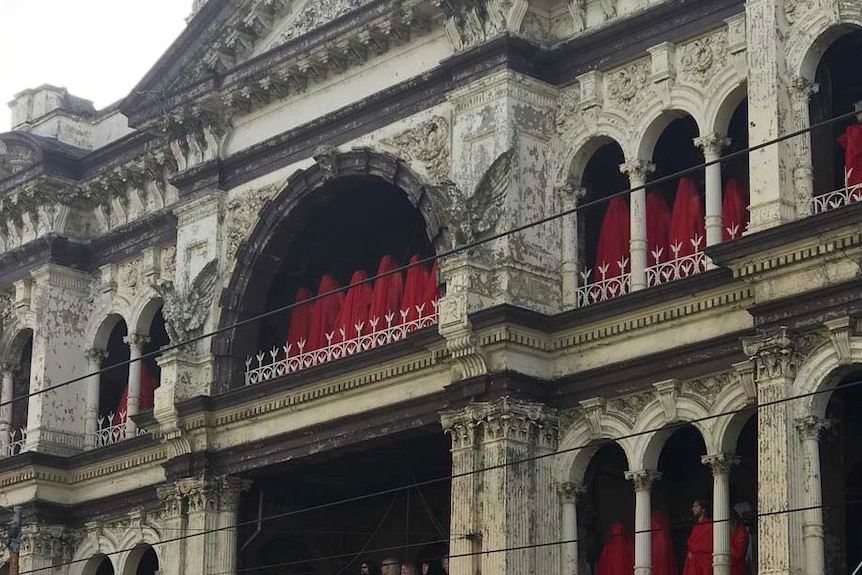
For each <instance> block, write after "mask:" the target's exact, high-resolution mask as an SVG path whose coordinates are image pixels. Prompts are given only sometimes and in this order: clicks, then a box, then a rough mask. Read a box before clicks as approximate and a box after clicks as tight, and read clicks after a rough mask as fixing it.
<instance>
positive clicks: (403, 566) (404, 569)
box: [401, 563, 410, 575]
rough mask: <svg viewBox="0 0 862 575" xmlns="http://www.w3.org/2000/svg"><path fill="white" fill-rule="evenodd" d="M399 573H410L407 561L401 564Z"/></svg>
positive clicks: (402, 574) (408, 574) (405, 574)
mask: <svg viewBox="0 0 862 575" xmlns="http://www.w3.org/2000/svg"><path fill="white" fill-rule="evenodd" d="M401 575H410V565H408V564H407V563H402V564H401Z"/></svg>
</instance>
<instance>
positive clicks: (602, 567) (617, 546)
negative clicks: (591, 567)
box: [596, 523, 635, 575]
mask: <svg viewBox="0 0 862 575" xmlns="http://www.w3.org/2000/svg"><path fill="white" fill-rule="evenodd" d="M634 568H635V547H634V544H633V543H632V539H631V537H629V535H628V533H626V530H625V527H623V524H622V523H614V524H613V525H611V527H610V529H608V538H607V540H606V541H605V546H604V547H603V548H602V552H601V554H600V555H599V563H598V565H597V566H596V575H632V573H634Z"/></svg>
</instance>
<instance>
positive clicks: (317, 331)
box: [306, 274, 344, 350]
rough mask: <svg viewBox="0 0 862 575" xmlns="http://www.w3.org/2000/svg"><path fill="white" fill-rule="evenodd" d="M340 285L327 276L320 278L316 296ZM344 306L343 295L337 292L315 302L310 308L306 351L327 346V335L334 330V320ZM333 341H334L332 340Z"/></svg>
mask: <svg viewBox="0 0 862 575" xmlns="http://www.w3.org/2000/svg"><path fill="white" fill-rule="evenodd" d="M339 287H341V286H340V285H338V281H337V280H336V279H335V278H334V277H332V276H331V275H329V274H324V276H323V277H321V278H320V286H319V287H318V289H317V295H318V296H322V295H323V294H325V293H328V292H331V291H333V290H337V289H338V288H339ZM343 304H344V293H343V292H338V293H334V294H330V295H328V296H325V297H321V298H320V299H317V300H315V302H314V305H313V307H312V308H311V327H310V328H309V330H308V345H307V346H306V350H315V349H320V348H322V347H326V346H327V345H329V341H328V340H327V339H326V335H327V334H328V333H332V332H333V331H334V330H335V320H336V319H338V313H339V312H340V311H341V306H342V305H343ZM333 341H334V340H333Z"/></svg>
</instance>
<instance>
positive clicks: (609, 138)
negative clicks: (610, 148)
mask: <svg viewBox="0 0 862 575" xmlns="http://www.w3.org/2000/svg"><path fill="white" fill-rule="evenodd" d="M624 121H625V119H624V118H622V117H620V116H618V115H617V114H614V113H609V112H605V113H604V114H603V115H602V117H600V118H599V120H598V121H597V123H596V124H595V125H594V126H592V127H591V128H589V129H580V130H576V131H573V132H571V133H568V134H565V135H564V136H563V137H562V138H561V140H562V141H563V142H572V143H571V144H570V145H567V146H566V149H565V153H564V155H563V160H562V164H561V166H562V170H561V173H560V177H559V180H560V182H559V183H560V184H565V183H567V182H568V183H572V184H575V185H580V183H581V177H582V176H583V173H584V169H585V168H586V166H587V163H588V162H589V161H590V158H591V157H592V156H593V154H595V153H596V151H598V150H599V148H601V147H602V146H604V145H605V144H609V143H611V142H616V143H617V144H618V145H619V146H620V148H622V150H623V155H624V156H625V157H626V160H628V159H629V155H630V153H631V150H629V149H627V146H628V145H629V142H630V141H631V138H629V137H628V136H627V135H626V133H625V131H624V130H623V129H622V128H621V126H623V125H625V124H624ZM581 125H582V124H579V126H581Z"/></svg>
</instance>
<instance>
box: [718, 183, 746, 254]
mask: <svg viewBox="0 0 862 575" xmlns="http://www.w3.org/2000/svg"><path fill="white" fill-rule="evenodd" d="M745 196H746V194H745V190H744V189H743V187H742V184H741V183H740V181H739V179H737V178H730V179H729V180H728V181H727V184H726V185H725V186H724V197H723V198H722V200H721V222H722V230H721V236H722V238H723V239H724V241H728V240H732V239H735V238H739V237H742V232H744V231H745V228H746V226H748V200H747V199H746V197H745Z"/></svg>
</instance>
